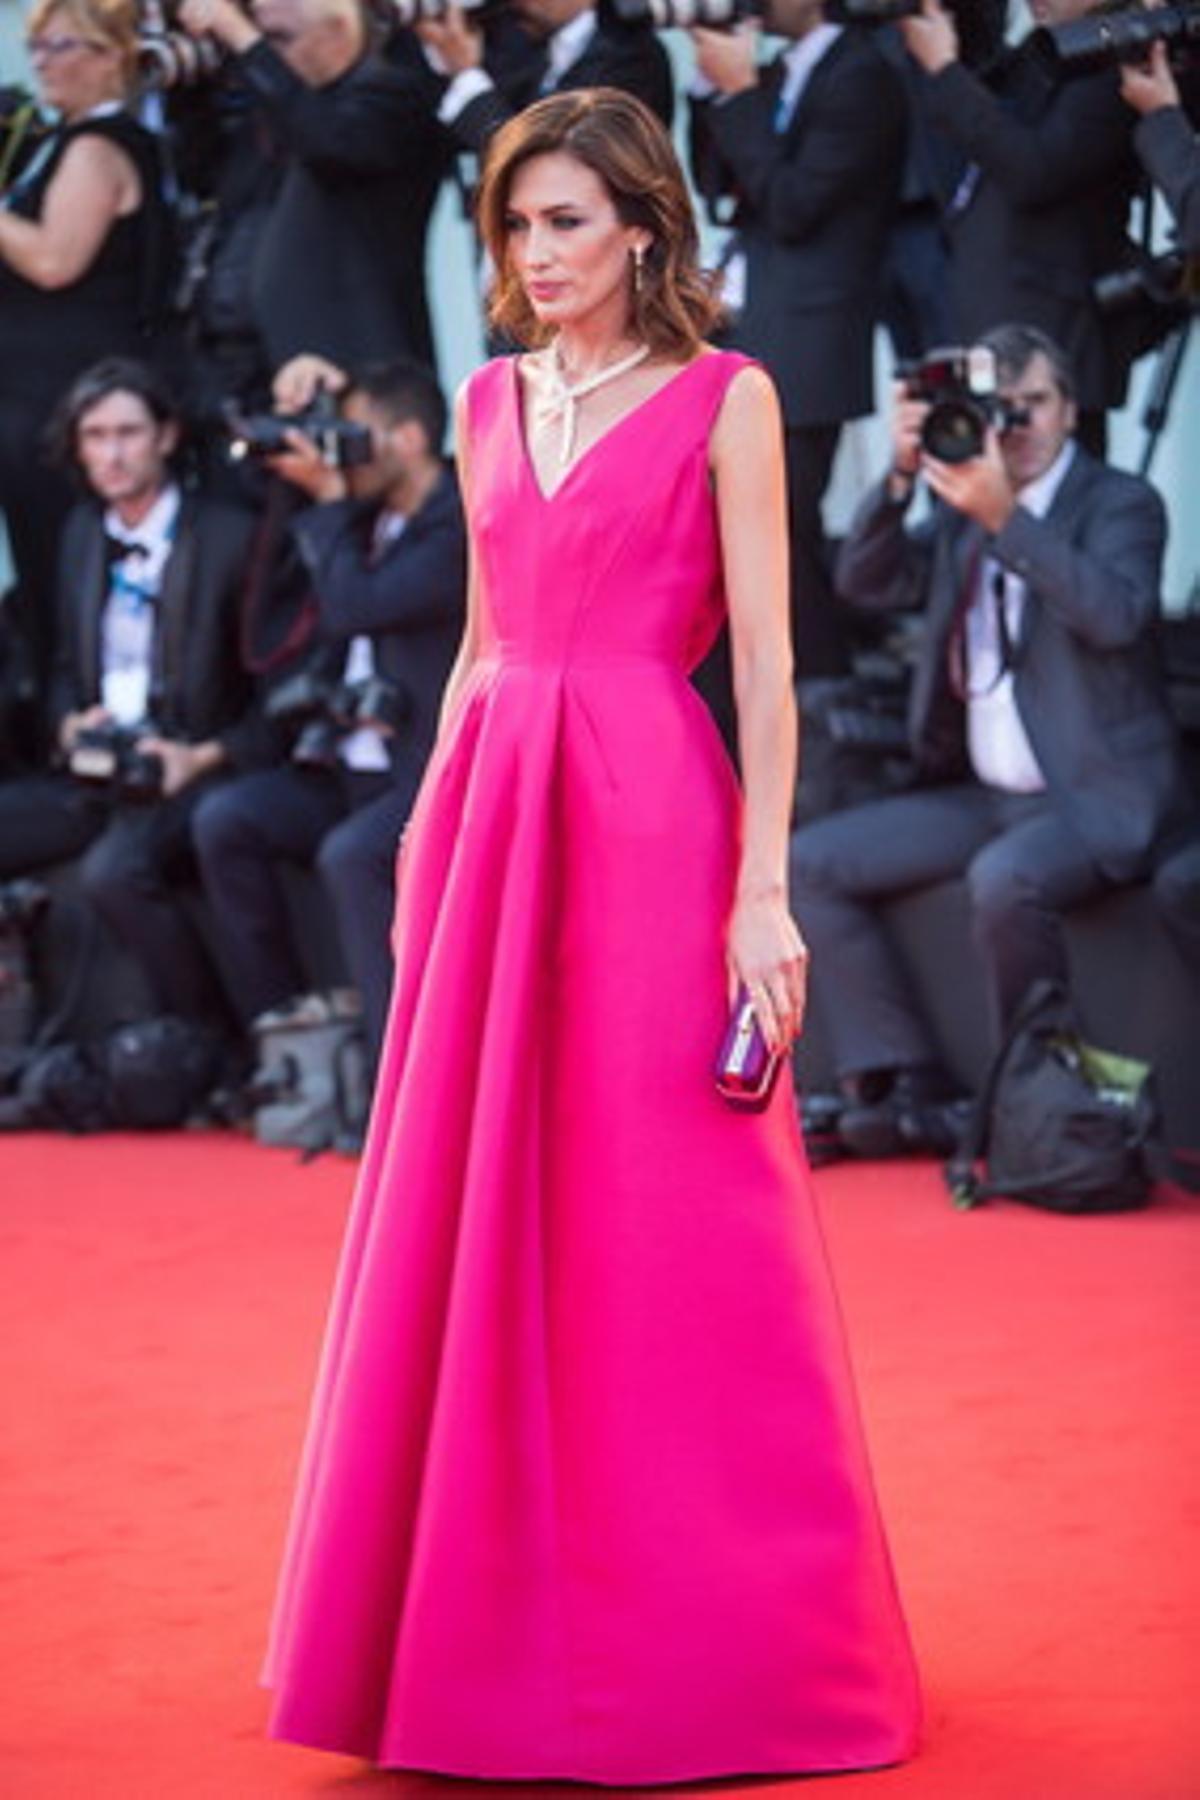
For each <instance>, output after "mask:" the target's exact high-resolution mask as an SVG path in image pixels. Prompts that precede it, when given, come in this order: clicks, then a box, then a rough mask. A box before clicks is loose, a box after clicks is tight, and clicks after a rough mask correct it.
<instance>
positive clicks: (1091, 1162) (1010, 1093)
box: [945, 981, 1197, 1213]
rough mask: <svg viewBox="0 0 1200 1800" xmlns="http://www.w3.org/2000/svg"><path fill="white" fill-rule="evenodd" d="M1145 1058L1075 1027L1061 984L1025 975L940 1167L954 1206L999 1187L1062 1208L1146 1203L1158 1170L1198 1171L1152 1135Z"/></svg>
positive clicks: (1188, 1179)
mask: <svg viewBox="0 0 1200 1800" xmlns="http://www.w3.org/2000/svg"><path fill="white" fill-rule="evenodd" d="M1159 1131H1160V1116H1159V1110H1158V1102H1157V1098H1156V1095H1155V1090H1154V1074H1153V1070H1152V1069H1151V1068H1150V1065H1149V1064H1148V1063H1145V1062H1141V1061H1138V1060H1137V1059H1135V1058H1134V1057H1130V1056H1122V1055H1118V1054H1117V1053H1116V1052H1114V1051H1110V1050H1101V1049H1098V1048H1097V1047H1096V1046H1095V1045H1094V1044H1090V1043H1088V1042H1087V1041H1086V1040H1085V1039H1084V1038H1083V1037H1082V1036H1081V1035H1080V1033H1079V1030H1078V1028H1077V1025H1076V1021H1075V1017H1074V1012H1073V1009H1072V1007H1071V1003H1070V1001H1069V999H1068V997H1067V994H1066V992H1065V990H1064V988H1063V987H1062V986H1061V985H1060V984H1059V983H1057V982H1052V981H1038V982H1035V983H1034V984H1033V986H1032V987H1031V988H1030V990H1029V992H1028V994H1027V995H1026V997H1025V1000H1024V1002H1023V1003H1022V1005H1021V1006H1020V1007H1018V1009H1017V1012H1016V1014H1015V1015H1014V1017H1013V1020H1012V1022H1011V1024H1010V1026H1009V1029H1008V1032H1007V1034H1006V1036H1005V1039H1004V1042H1003V1043H1002V1044H1001V1046H1000V1049H999V1051H998V1052H997V1055H996V1057H995V1060H994V1061H993V1063H992V1066H991V1068H990V1070H989V1071H988V1074H987V1076H986V1078H985V1080H984V1083H983V1087H982V1089H981V1090H980V1093H979V1097H978V1099H977V1100H976V1102H975V1106H974V1109H973V1111H972V1113H971V1116H970V1117H969V1118H968V1121H967V1123H966V1125H965V1127H964V1129H963V1134H962V1138H961V1140H960V1142H959V1145H958V1149H957V1151H956V1152H955V1154H954V1156H953V1158H952V1159H951V1161H950V1162H948V1163H947V1164H946V1167H945V1178H946V1184H947V1186H948V1188H949V1190H950V1194H951V1197H952V1199H953V1200H954V1203H955V1205H956V1206H958V1207H960V1208H962V1209H964V1210H966V1209H969V1208H971V1207H974V1206H977V1205H979V1204H980V1203H981V1202H982V1201H984V1200H990V1199H993V1198H996V1197H1001V1196H1002V1197H1004V1198H1007V1199H1010V1200H1021V1201H1024V1202H1025V1203H1026V1204H1027V1205H1030V1206H1040V1207H1044V1208H1046V1209H1048V1210H1049V1211H1051V1212H1060V1213H1106V1212H1122V1211H1128V1210H1130V1209H1132V1208H1136V1207H1142V1206H1145V1205H1146V1204H1147V1203H1148V1202H1149V1200H1150V1197H1151V1191H1152V1188H1153V1184H1154V1182H1155V1180H1156V1179H1158V1178H1160V1177H1164V1176H1165V1177H1169V1178H1170V1179H1173V1180H1177V1181H1179V1182H1180V1183H1181V1184H1182V1185H1184V1186H1189V1187H1190V1186H1192V1185H1193V1183H1194V1182H1195V1181H1196V1179H1197V1171H1195V1170H1194V1169H1190V1168H1189V1167H1188V1166H1187V1165H1186V1164H1183V1163H1181V1162H1180V1161H1179V1160H1178V1159H1177V1158H1175V1157H1172V1156H1171V1154H1170V1152H1168V1151H1167V1150H1166V1149H1165V1147H1164V1146H1163V1145H1162V1143H1161V1141H1160V1137H1159Z"/></svg>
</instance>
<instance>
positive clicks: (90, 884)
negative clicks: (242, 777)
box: [79, 775, 227, 1027]
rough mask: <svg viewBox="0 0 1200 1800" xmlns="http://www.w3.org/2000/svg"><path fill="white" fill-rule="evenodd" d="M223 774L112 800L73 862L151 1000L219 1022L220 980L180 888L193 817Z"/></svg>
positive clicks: (190, 867)
mask: <svg viewBox="0 0 1200 1800" xmlns="http://www.w3.org/2000/svg"><path fill="white" fill-rule="evenodd" d="M224 779H225V777H223V776H221V775H213V776H209V777H205V778H202V779H201V780H198V781H193V782H190V783H189V784H188V786H187V787H185V788H184V789H183V790H182V791H181V792H180V793H178V794H174V795H172V796H171V798H170V799H169V800H159V801H156V802H155V803H154V804H153V805H149V806H126V805H121V806H118V807H117V808H116V809H115V810H114V811H113V812H112V813H111V815H110V816H109V819H108V822H107V824H106V825H105V827H104V829H103V831H102V832H101V833H100V835H99V837H97V838H96V839H95V841H94V842H93V843H92V845H91V847H90V849H89V850H88V851H87V852H86V853H85V855H84V857H83V860H82V862H81V863H80V865H79V874H80V881H81V885H82V887H83V892H84V894H85V896H86V898H87V900H88V901H89V903H90V904H91V905H92V906H93V907H94V908H95V910H96V911H97V912H98V913H99V914H100V916H101V917H102V918H103V919H104V920H105V922H106V923H107V925H108V926H109V928H110V930H111V931H113V932H114V934H115V935H116V936H117V937H118V938H119V939H120V941H121V943H122V944H123V945H124V946H125V948H126V949H127V950H128V951H129V953H130V955H131V956H132V957H133V958H134V959H135V961H136V962H137V963H139V964H140V966H141V968H142V971H143V973H144V974H145V976H146V979H147V981H148V983H149V985H150V989H151V992H152V993H153V995H154V999H155V1003H156V1004H157V1005H158V1006H159V1007H160V1008H161V1009H162V1010H163V1011H164V1012H172V1013H178V1014H179V1015H180V1016H181V1017H183V1018H190V1019H199V1020H203V1021H205V1022H206V1023H208V1024H212V1025H217V1026H221V1027H223V1026H224V1025H225V1024H226V1023H227V1014H226V1011H225V1006H224V998H223V994H222V989H221V983H220V980H219V978H218V975H217V971H216V969H215V968H214V967H213V964H212V961H211V959H210V957H209V954H208V951H207V949H206V948H205V945H204V940H203V939H202V938H201V936H200V933H199V932H198V930H197V929H196V926H195V924H194V923H193V921H192V918H191V916H190V914H189V913H188V911H187V909H186V908H185V906H184V905H183V896H182V893H181V886H182V884H183V882H184V881H185V880H186V879H188V878H189V877H190V876H192V875H194V873H195V864H194V861H193V857H192V819H193V816H194V814H195V812H196V809H197V807H198V806H199V805H200V803H201V802H202V801H203V800H204V798H205V797H206V795H208V794H209V793H211V792H214V791H215V790H216V789H217V788H218V787H219V786H220V785H221V784H222V783H223V781H224Z"/></svg>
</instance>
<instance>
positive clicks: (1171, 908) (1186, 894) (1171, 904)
mask: <svg viewBox="0 0 1200 1800" xmlns="http://www.w3.org/2000/svg"><path fill="white" fill-rule="evenodd" d="M1154 900H1155V904H1156V906H1157V907H1158V913H1159V917H1160V918H1161V919H1162V922H1163V924H1164V925H1165V926H1166V928H1167V930H1168V931H1169V932H1170V934H1171V937H1172V939H1173V941H1174V944H1175V947H1176V949H1177V950H1178V951H1179V954H1180V955H1181V956H1182V957H1183V959H1184V961H1185V962H1186V963H1187V965H1188V968H1189V969H1190V970H1191V973H1192V975H1193V976H1194V977H1195V978H1196V979H1197V980H1200V837H1194V838H1192V839H1191V841H1190V842H1188V843H1184V844H1182V845H1180V846H1178V847H1177V848H1176V849H1174V850H1172V851H1171V852H1170V854H1169V855H1168V856H1166V857H1164V859H1163V861H1162V862H1161V863H1160V864H1159V865H1158V868H1157V869H1156V870H1155V872H1154Z"/></svg>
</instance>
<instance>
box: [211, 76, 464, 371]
mask: <svg viewBox="0 0 1200 1800" xmlns="http://www.w3.org/2000/svg"><path fill="white" fill-rule="evenodd" d="M237 66H238V70H239V73H240V74H241V76H242V78H243V80H244V81H245V82H246V83H247V85H248V86H249V88H250V89H251V92H252V93H253V95H254V97H255V99H256V100H257V102H258V104H259V106H260V107H261V108H262V109H263V111H264V112H265V114H266V116H267V118H268V119H269V122H270V124H271V127H272V130H273V132H274V133H275V134H276V136H277V137H278V139H279V140H280V142H281V145H282V148H283V150H284V152H285V154H286V157H287V164H286V169H285V173H284V176H283V180H282V184H281V186H280V190H279V193H278V195H277V197H276V199H275V202H274V205H273V206H272V208H271V211H270V214H269V216H268V219H267V222H266V225H265V227H264V229H263V233H262V238H261V240H260V242H259V245H258V249H257V252H256V255H255V258H254V265H253V269H252V272H251V297H252V304H253V308H254V314H255V319H256V323H257V326H258V330H259V333H260V335H261V337H262V339H263V341H264V345H265V348H266V351H267V356H268V359H269V361H270V364H271V367H272V368H273V369H274V368H277V367H278V366H279V364H280V363H282V362H286V361H287V359H288V357H290V356H294V355H296V354H297V353H298V352H300V351H302V350H315V351H319V352H320V353H321V354H322V355H324V356H328V357H330V358H331V360H332V361H333V362H335V363H337V364H338V365H339V367H341V368H353V367H354V366H355V365H358V364H362V363H364V362H369V361H384V360H386V359H387V358H388V357H392V356H404V355H407V356H415V357H417V358H418V359H419V360H420V361H422V362H426V363H432V362H433V338H432V334H431V331H430V324H429V308H428V303H427V300H426V294H425V234H426V231H427V229H428V225H429V215H430V213H431V211H432V209H433V203H434V200H435V199H436V197H437V191H438V186H439V184H440V182H441V179H442V176H443V174H444V173H445V170H446V166H447V160H448V157H449V153H450V144H449V139H448V137H447V135H446V133H445V132H444V131H443V129H442V127H441V126H440V125H439V124H438V122H437V117H436V109H437V97H438V81H437V78H436V77H435V76H434V75H433V73H432V71H431V70H430V69H429V67H428V65H427V64H426V63H425V61H424V58H423V57H422V56H420V54H419V53H418V52H417V51H416V50H415V48H413V47H412V46H410V45H406V44H403V43H402V44H400V45H399V47H398V48H396V49H395V51H394V52H393V54H392V56H391V58H390V60H389V61H387V62H384V61H383V60H382V59H381V58H379V57H377V56H373V55H371V56H366V57H364V58H363V59H362V61H361V62H358V63H356V64H355V65H354V67H353V68H351V69H349V70H347V72H346V74H344V75H342V76H340V77H339V78H338V80H336V81H331V82H328V83H326V85H325V86H323V87H309V86H308V84H307V83H306V82H304V81H302V80H301V79H300V77H299V76H298V75H295V74H294V73H293V72H292V70H291V69H290V68H289V67H288V65H287V64H286V63H285V62H284V61H283V59H282V57H280V56H278V55H277V54H276V53H275V51H274V50H273V49H272V48H271V46H270V45H269V44H267V43H266V42H262V41H260V42H259V43H257V44H255V45H254V46H253V47H252V48H251V49H250V50H248V51H247V52H246V53H245V55H244V56H241V57H239V58H238V59H237Z"/></svg>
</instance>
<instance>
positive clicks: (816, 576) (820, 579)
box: [784, 425, 848, 680]
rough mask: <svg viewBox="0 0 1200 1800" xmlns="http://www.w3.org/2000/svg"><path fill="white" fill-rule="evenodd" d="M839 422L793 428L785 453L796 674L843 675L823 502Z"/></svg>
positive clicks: (843, 656)
mask: <svg viewBox="0 0 1200 1800" xmlns="http://www.w3.org/2000/svg"><path fill="white" fill-rule="evenodd" d="M841 430H842V428H841V426H840V425H797V426H789V427H788V429H787V432H786V434H785V439H784V447H785V453H786V456H787V493H788V539H789V546H790V550H791V563H792V583H791V614H792V619H791V623H792V645H793V648H794V650H795V655H796V674H797V676H798V677H799V678H800V679H801V680H805V679H807V678H808V677H809V676H815V675H841V674H843V673H844V672H845V670H846V668H847V666H848V657H847V650H846V644H845V640H844V634H843V629H842V622H841V602H840V601H839V600H838V598H837V595H836V594H835V593H834V588H833V581H832V578H831V576H830V573H829V560H828V547H827V545H826V541H825V525H824V521H823V519H822V516H821V502H822V501H823V500H824V498H825V490H826V488H827V487H828V486H829V477H830V474H831V473H832V470H833V459H834V456H835V454H836V452H837V447H838V438H839V437H840V436H841Z"/></svg>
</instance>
